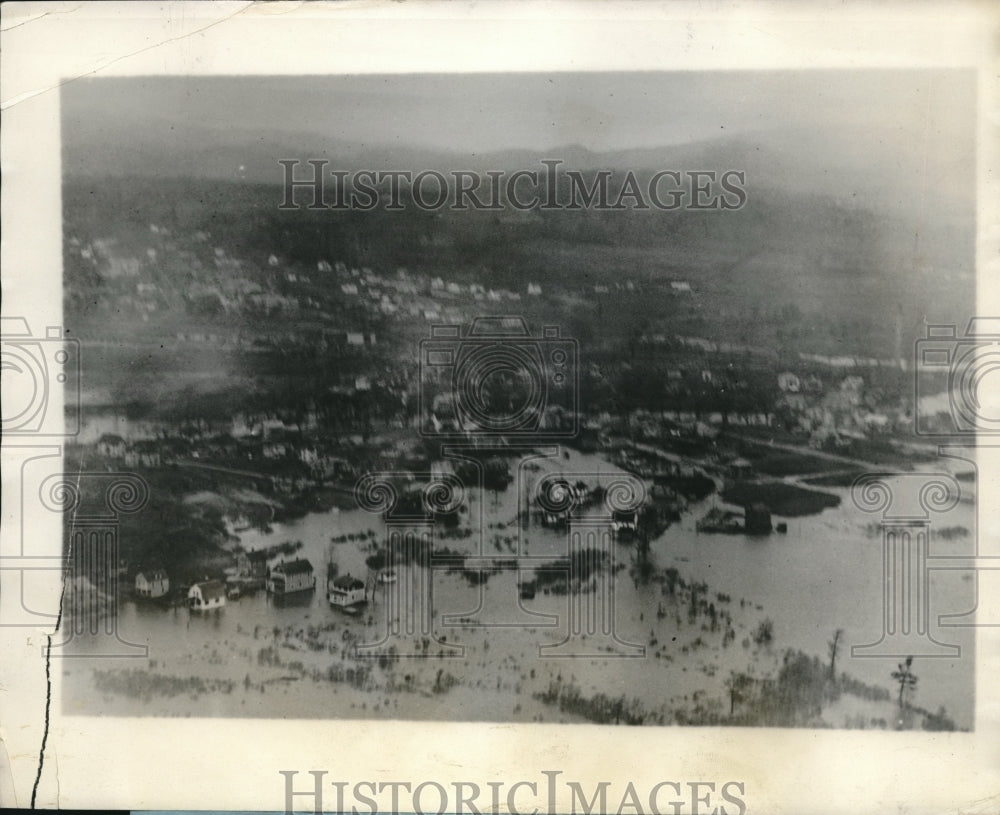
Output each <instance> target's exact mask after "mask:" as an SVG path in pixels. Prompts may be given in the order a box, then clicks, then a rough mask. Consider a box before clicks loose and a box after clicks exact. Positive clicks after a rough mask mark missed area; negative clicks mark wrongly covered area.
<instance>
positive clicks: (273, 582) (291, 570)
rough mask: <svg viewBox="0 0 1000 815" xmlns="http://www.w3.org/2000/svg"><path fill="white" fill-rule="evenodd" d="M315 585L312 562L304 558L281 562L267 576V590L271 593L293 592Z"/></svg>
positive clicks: (308, 588)
mask: <svg viewBox="0 0 1000 815" xmlns="http://www.w3.org/2000/svg"><path fill="white" fill-rule="evenodd" d="M315 587H316V578H315V576H314V575H313V567H312V564H311V563H310V562H309V561H308V560H306V559H304V558H302V559H299V560H292V561H288V562H287V563H285V562H283V563H279V564H278V565H277V566H275V567H273V568H272V569H271V571H270V574H269V575H268V577H267V590H268V592H270V593H271V594H293V593H295V592H298V591H309V590H310V589H314V588H315Z"/></svg>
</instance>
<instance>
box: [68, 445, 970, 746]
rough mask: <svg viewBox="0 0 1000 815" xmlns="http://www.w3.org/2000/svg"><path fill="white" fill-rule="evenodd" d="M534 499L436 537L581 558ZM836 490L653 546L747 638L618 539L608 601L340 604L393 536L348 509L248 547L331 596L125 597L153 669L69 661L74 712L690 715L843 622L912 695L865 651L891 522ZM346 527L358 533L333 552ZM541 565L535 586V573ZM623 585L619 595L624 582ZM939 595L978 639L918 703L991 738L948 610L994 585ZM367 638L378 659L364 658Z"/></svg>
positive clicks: (591, 595)
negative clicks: (760, 528)
mask: <svg viewBox="0 0 1000 815" xmlns="http://www.w3.org/2000/svg"><path fill="white" fill-rule="evenodd" d="M560 464H561V466H564V467H565V468H566V469H567V471H569V472H573V473H581V472H582V473H591V474H594V475H592V477H594V478H597V479H598V480H600V479H602V478H604V477H606V476H607V477H609V476H610V475H612V474H613V473H615V472H616V468H614V467H613V466H612V465H610V464H608V463H607V462H604V461H601V460H600V459H598V458H596V457H593V456H584V455H581V454H577V453H573V454H572V456H571V457H570V458H569V459H566V460H562V461H561V462H560ZM534 477H536V476H533V475H530V474H529V475H528V479H529V480H530V479H531V478H534ZM963 486H965V485H963ZM529 491H530V484H529V485H527V486H525V485H521V486H518V485H517V484H515V485H512V486H511V488H509V489H508V490H507V491H506V492H504V493H501V494H499V495H496V494H494V493H488V492H483V491H481V490H477V489H473V490H470V491H469V492H468V494H467V512H466V513H465V515H464V520H463V526H472V525H473V523H472V522H470V519H471V520H472V521H474V522H475V528H477V529H478V528H479V520H478V519H479V518H480V517H481V518H482V524H483V528H484V535H483V539H482V543H481V542H480V537H479V535H478V534H473V535H470V536H468V537H463V538H458V537H445V538H444V539H441V535H440V529H441V528H440V527H438V530H437V537H436V538H435V546H445V547H448V548H449V549H451V550H456V551H461V552H463V553H466V554H475V553H477V550H479V547H480V545H482V548H483V553H484V554H485V555H486V556H487V557H488V558H490V557H501V556H502V555H506V556H510V555H511V554H512V552H520V555H521V556H522V557H525V558H537V560H535V561H533V562H532V563H533V564H537V563H542V562H547V561H551V560H553V559H555V558H556V557H558V556H560V555H564V554H565V553H566V552H567V549H568V545H569V544H568V542H567V534H566V532H565V531H562V532H559V531H556V530H553V529H549V528H542V527H540V526H538V525H537V524H536V523H534V522H533V523H532V524H530V525H529V528H528V529H527V530H522V531H521V532H520V533H519V532H518V530H517V527H516V524H514V523H512V521H513V519H514V517H515V514H516V508H517V505H518V501H519V500H522V501H523V500H524V495H525V494H527V492H529ZM829 491H830V492H834V493H836V494H838V495H840V496H841V498H842V501H841V504H840V506H839V507H835V508H832V509H827V510H825V511H824V512H822V513H821V514H818V515H813V516H808V517H802V518H792V519H787V523H788V531H787V534H778V533H775V534H772V535H770V536H766V537H748V536H744V535H721V534H718V535H717V534H704V533H698V532H696V531H695V522H696V521H697V520H698V519H699V518H700V517H701V516H702V515H704V513H705V512H706V511H707V510H708V508H709V507H710V506H712V505H713V502H715V501H718V499H717V498H709V499H707V500H706V501H704V502H702V503H701V504H699V505H696V506H693V507H691V508H689V510H688V511H687V512H685V514H684V517H683V520H682V521H681V522H680V523H678V524H675V525H674V526H672V527H670V528H669V529H668V530H666V532H665V533H663V534H662V535H661V536H660V537H659V538H658V539H657V540H656V541H655V542H653V544H652V555H653V558H654V560H655V564H656V567H657V569H658V570H662V569H663V568H665V567H674V568H676V569H678V571H679V572H680V574H681V576H682V577H683V578H685V579H687V580H693V581H704V582H705V583H707V585H708V593H707V596H706V599H708V600H711V601H712V603H713V605H714V606H715V607H716V609H717V611H718V613H719V617H720V619H723V618H724V617H725V616H726V615H728V617H729V619H730V620H731V625H732V628H733V634H734V636H733V637H732V639H730V640H729V641H725V638H724V633H723V632H724V630H725V627H726V624H725V622H722V623H720V624H719V626H718V627H717V628H715V627H712V626H711V625H710V622H709V619H708V617H707V615H705V614H701V615H699V616H698V617H697V618H696V619H695V620H693V621H692V620H691V619H690V618H689V616H688V606H687V604H686V602H685V601H684V599H682V598H680V597H672V596H669V595H668V594H667V593H665V590H664V588H663V586H662V585H661V584H660V583H656V582H654V583H651V584H649V585H641V586H637V585H635V584H634V582H633V579H632V577H631V576H630V574H629V569H628V566H629V564H630V563H631V558H632V556H633V552H632V549H631V548H630V547H627V546H625V545H622V544H614V543H612V544H610V546H609V548H610V549H611V550H612V551H613V556H614V558H615V559H616V560H617V561H618V562H619V563H622V564H624V566H625V568H623V569H620V570H619V571H617V572H616V573H615V577H614V579H613V580H611V579H607V580H602V579H601V578H599V579H598V580H597V581H596V583H595V584H594V585H595V590H593V591H587V592H584V593H575V594H571V595H566V594H555V593H546V592H543V591H542V590H539V591H538V593H537V594H536V596H535V597H534V598H533V599H530V600H520V601H519V599H518V573H517V572H516V571H513V570H509V571H502V572H500V573H497V574H493V575H491V576H490V578H489V580H488V582H486V583H485V584H484V585H473V584H472V583H471V582H470V581H469V580H467V579H466V577H464V576H463V575H461V574H457V573H447V572H446V571H445V570H444V569H434V570H433V571H432V572H428V570H426V569H424V568H423V567H420V566H416V565H414V566H407V567H401V568H398V569H397V572H398V580H397V582H396V583H394V584H383V583H376V584H375V588H374V600H373V602H371V603H370V604H369V605H368V607H367V608H366V609H365V610H364V611H363V612H362V613H361V614H359V615H358V616H356V617H351V616H348V615H346V614H344V613H343V612H342V611H340V610H339V609H335V608H331V607H330V606H329V604H328V603H327V600H326V596H325V579H324V578H325V574H326V563H327V562H328V561H331V560H332V561H334V562H336V564H337V565H338V568H339V571H340V574H345V573H351V574H353V575H355V576H357V577H360V578H362V579H364V578H365V576H366V574H367V567H366V566H365V558H366V557H367V556H368V555H370V554H371V553H372V551H373V547H374V546H375V545H378V544H382V543H383V542H384V540H385V535H386V528H385V524H384V522H383V520H382V518H381V517H380V516H378V515H374V514H369V513H367V512H364V511H361V510H353V511H340V512H336V511H334V512H330V513H322V514H312V515H309V516H307V517H305V518H303V519H301V520H298V521H295V522H293V523H288V524H285V525H276V526H275V528H274V529H273V531H272V532H271V533H270V534H263V533H260V532H256V531H250V532H246V533H243V534H242V535H241V538H242V545H243V546H245V547H246V548H248V549H249V548H259V547H262V546H267V545H273V544H275V543H280V542H283V541H297V540H300V541H302V543H303V548H302V549H301V550H300V551H299V552H298V553H297V554H296V555H295V556H296V557H306V558H308V559H309V560H310V561H311V562H312V564H313V566H314V567H315V569H316V575H317V589H316V591H315V592H312V593H306V594H304V595H300V596H298V597H296V598H288V599H285V600H283V601H278V600H275V599H274V598H272V597H270V596H268V595H267V594H265V593H264V592H259V593H257V594H254V595H248V596H244V597H242V598H241V599H239V600H235V601H230V602H229V603H228V604H227V605H226V607H225V608H224V609H221V610H218V611H214V612H209V613H203V614H198V613H194V612H190V611H188V610H187V609H186V608H169V609H164V608H161V607H157V606H152V605H145V604H136V603H133V602H125V603H123V604H122V607H121V609H120V611H119V620H118V632H119V635H120V636H121V638H123V639H125V640H128V641H130V642H136V643H143V644H148V646H149V655H148V658H145V659H117V660H99V659H67V660H65V670H64V681H63V703H64V706H65V709H66V711H67V712H70V713H82V714H95V715H96V714H105V715H170V716H208V715H227V716H289V717H307V718H313V717H324V718H344V717H365V718H377V717H386V718H403V719H446V720H457V721H465V720H467V721H486V720H491V721H567V722H572V721H582V720H583V717H582V716H580V715H578V714H576V713H571V712H561V711H559V710H558V709H557V708H555V707H552V706H547V705H545V704H543V702H542V701H541V700H539V699H538V698H536V696H535V695H536V694H541V693H544V692H545V691H546V690H548V689H550V688H551V687H553V686H556V687H566V686H567V685H571V684H572V685H575V686H576V687H577V688H578V689H579V693H580V696H581V697H591V696H594V695H595V694H599V693H603V694H605V695H607V696H608V697H611V698H616V697H619V696H623V697H624V698H625V700H626V702H627V703H628V704H631V705H633V706H634V710H637V711H640V712H641V713H642V715H643V717H644V720H645V721H646V722H649V723H660V722H663V723H670V722H671V721H673V718H672V711H675V710H678V709H686V710H691V709H692V708H693V707H694V706H695V705H701V706H702V708H703V709H706V708H707V709H711V710H715V711H721V712H722V713H723V714H724V713H726V712H728V702H727V701H726V700H727V699H728V697H727V694H726V691H725V687H724V684H723V683H724V681H725V679H726V678H727V677H728V676H729V674H730V672H731V671H734V670H738V671H750V672H752V673H753V674H754V675H756V676H758V677H763V676H766V675H768V674H773V673H774V672H775V671H776V669H777V667H778V666H779V665H780V659H781V653H782V652H783V651H784V649H786V648H796V649H801V650H803V651H805V652H806V653H808V654H810V655H815V656H818V657H820V659H823V660H826V659H827V642H828V640H829V639H830V638H831V637H832V636H833V633H834V631H835V630H836V629H838V628H839V629H843V631H844V634H843V637H842V640H841V642H842V643H843V647H842V648H841V649H840V653H839V656H838V661H837V666H838V672H840V671H845V672H847V673H849V674H851V675H853V676H854V677H856V678H857V679H860V680H862V681H864V682H867V683H870V684H874V685H878V686H881V687H885V688H886V689H887V690H889V691H892V689H893V683H892V681H891V679H890V677H889V674H890V673H891V672H892V671H893V670H895V668H896V663H897V662H899V661H901V659H902V658H903V655H890V657H888V658H886V657H882V658H860V657H852V656H851V646H854V645H865V644H867V643H872V642H875V641H877V640H878V639H879V638H880V636H881V631H882V620H883V610H882V605H883V598H882V586H883V575H882V540H881V534H882V533H881V530H880V529H879V528H878V527H877V524H876V523H875V522H877V521H878V518H877V517H876V516H873V515H868V514H865V513H862V512H861V511H859V510H858V509H857V508H856V507H855V506H854V504H853V503H852V502H851V499H850V495H849V491H848V490H846V489H839V488H830V490H829ZM974 514H975V513H974V508H973V506H972V505H971V503H959V504H958V506H956V507H955V508H954V509H953V510H950V511H949V512H948V513H947V517H946V520H945V521H936V523H940V524H941V525H942V526H947V527H951V528H953V529H956V528H959V529H960V528H964V529H966V530H968V534H964V533H961V532H958V533H953V534H952V535H950V536H948V538H947V539H939V538H935V539H933V541H932V544H931V555H932V556H939V555H948V554H955V555H957V554H969V553H971V552H972V551H973V550H974V547H975V543H974V541H975V537H974V535H975V525H974ZM774 520H775V522H778V521H781V520H786V519H781V518H777V517H776V518H775V519H774ZM498 525H503V526H502V528H498ZM368 530H374V531H375V537H374V539H370V538H368V537H367V536H366V535H363V534H362V533H366V532H367V531H368ZM343 535H353V536H354V540H349V541H347V542H343V543H331V538H336V537H338V536H343ZM528 562H529V561H527V560H524V561H523V563H528ZM522 574H523V575H525V576H527V577H529V578H530V576H531V574H530V569H526V570H525V571H524V572H523V573H522ZM522 579H523V578H522ZM428 580H429V583H427V581H428ZM419 581H424V583H423V584H422V585H430V586H431V591H432V597H433V599H432V601H431V603H430V606H429V607H428V606H423V605H421V603H419V602H416V603H415V606H414V613H413V614H412V615H410V616H409V617H405V618H403V620H402V625H403V629H404V630H403V631H402V633H401V634H399V635H398V636H395V637H393V636H391V634H390V631H389V629H390V625H391V624H392V623H394V622H397V621H398V620H399V619H400V618H399V615H398V614H395V613H394V612H393V611H392V610H391V608H392V604H391V603H390V594H392V595H393V597H395V596H396V592H397V591H402V590H403V589H404V588H406V587H409V586H416V585H417V584H418V582H419ZM611 585H613V595H611V594H610V590H609V589H607V588H605V587H607V586H611ZM930 587H931V598H930V599H931V607H930V614H931V620H932V627H931V631H932V633H933V635H934V637H935V638H936V639H937V640H939V641H940V642H944V643H951V644H956V645H958V646H960V648H961V653H960V655H959V656H957V657H947V658H933V659H931V658H918V659H917V660H916V661H915V663H914V672H915V673H916V674H917V676H918V677H919V684H918V687H917V692H916V695H915V696H914V699H913V701H914V703H915V704H917V705H920V706H922V707H924V708H927V709H928V710H931V711H935V710H937V709H938V707H939V706H942V705H943V706H944V707H945V708H946V709H947V711H948V714H949V715H950V716H951V717H952V718H953V719H954V720H955V722H956V723H957V724H958V725H959V726H960V727H965V728H971V727H972V724H973V717H974V706H973V679H974V654H973V648H972V646H973V637H972V631H973V629H971V628H954V627H952V628H938V627H937V626H936V625H935V624H934V623H935V621H936V618H937V615H938V614H947V613H963V612H968V611H971V610H972V608H973V607H974V605H975V600H974V596H975V595H974V591H975V586H974V583H973V582H972V580H971V575H970V574H969V573H968V572H962V571H948V572H932V575H931V581H930ZM720 593H721V594H723V595H728V599H727V598H726V597H720V596H719V594H720ZM609 598H610V599H609ZM421 609H427V610H426V611H423V612H421ZM605 612H606V613H607V615H608V616H607V617H603V618H602V616H601V615H602V613H605ZM588 615H590V616H588ZM764 618H770V619H771V620H773V623H774V642H773V643H772V645H771V646H769V647H768V646H758V645H756V644H755V643H754V642H753V639H752V637H751V634H752V632H753V631H754V630H755V629H756V628H757V625H758V624H759V623H760V621H761V620H763V619H764ZM602 619H612V620H613V623H611V624H609V625H606V626H604V628H607V629H610V630H608V631H607V632H604V629H603V628H602V626H601V625H600V624H599V623H598V624H597V625H596V626H593V627H592V628H591V629H590V630H591V633H590V634H587V631H588V621H593V620H597V621H600V620H602ZM407 624H409V625H411V627H412V633H408V632H407V630H406V625H407ZM422 626H427V630H426V631H423V630H422ZM574 630H575V631H576V632H578V633H574ZM355 646H362V648H361V651H362V652H364V653H367V654H370V655H371V656H372V657H373V658H367V657H361V658H359V657H358V656H357V655H356V653H355V650H354V648H355ZM365 646H370V647H369V648H367V649H366V647H365ZM390 646H391V647H393V648H394V649H395V650H394V652H393V653H394V654H395V655H399V656H401V657H408V658H401V659H399V660H398V661H397V660H381V661H380V660H379V659H378V658H377V657H378V654H379V653H384V652H385V651H386V650H387V649H388V648H389V647H390ZM553 646H557V647H555V648H553ZM73 647H74V648H75V650H76V651H77V653H80V654H81V655H83V654H87V653H88V652H89V653H94V651H95V649H99V648H100V647H101V645H100V641H99V640H98V641H81V640H79V639H78V640H77V641H76V642H75V643H74V644H73ZM831 724H833V725H834V726H842V724H843V723H842V722H831Z"/></svg>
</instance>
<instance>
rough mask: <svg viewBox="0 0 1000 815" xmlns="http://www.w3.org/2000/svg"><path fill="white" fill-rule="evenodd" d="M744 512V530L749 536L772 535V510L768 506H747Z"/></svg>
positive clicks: (758, 504)
mask: <svg viewBox="0 0 1000 815" xmlns="http://www.w3.org/2000/svg"><path fill="white" fill-rule="evenodd" d="M743 511H744V516H743V517H744V528H745V530H746V533H747V534H748V535H767V534H770V532H771V510H770V509H768V507H767V505H766V504H760V503H757V504H747V506H746V507H744V510H743Z"/></svg>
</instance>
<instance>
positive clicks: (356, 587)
mask: <svg viewBox="0 0 1000 815" xmlns="http://www.w3.org/2000/svg"><path fill="white" fill-rule="evenodd" d="M326 599H327V600H329V601H330V605H331V606H339V607H340V608H346V607H347V606H355V605H358V604H359V603H363V602H365V584H364V583H363V582H362V581H360V580H358V578H356V577H351V575H349V574H345V575H341V576H340V577H333V578H330V579H329V580H328V581H327V584H326Z"/></svg>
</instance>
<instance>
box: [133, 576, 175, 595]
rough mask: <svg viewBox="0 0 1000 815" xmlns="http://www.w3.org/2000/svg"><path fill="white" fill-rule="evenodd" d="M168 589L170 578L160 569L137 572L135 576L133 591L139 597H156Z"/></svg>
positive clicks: (164, 593)
mask: <svg viewBox="0 0 1000 815" xmlns="http://www.w3.org/2000/svg"><path fill="white" fill-rule="evenodd" d="M168 591H170V578H169V577H167V573H166V572H165V571H163V570H162V569H156V570H153V571H146V572H139V574H137V575H136V576H135V593H136V594H137V595H138V596H139V597H149V598H151V599H154V600H155V599H156V598H157V597H163V596H164V595H166V593H167V592H168Z"/></svg>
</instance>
